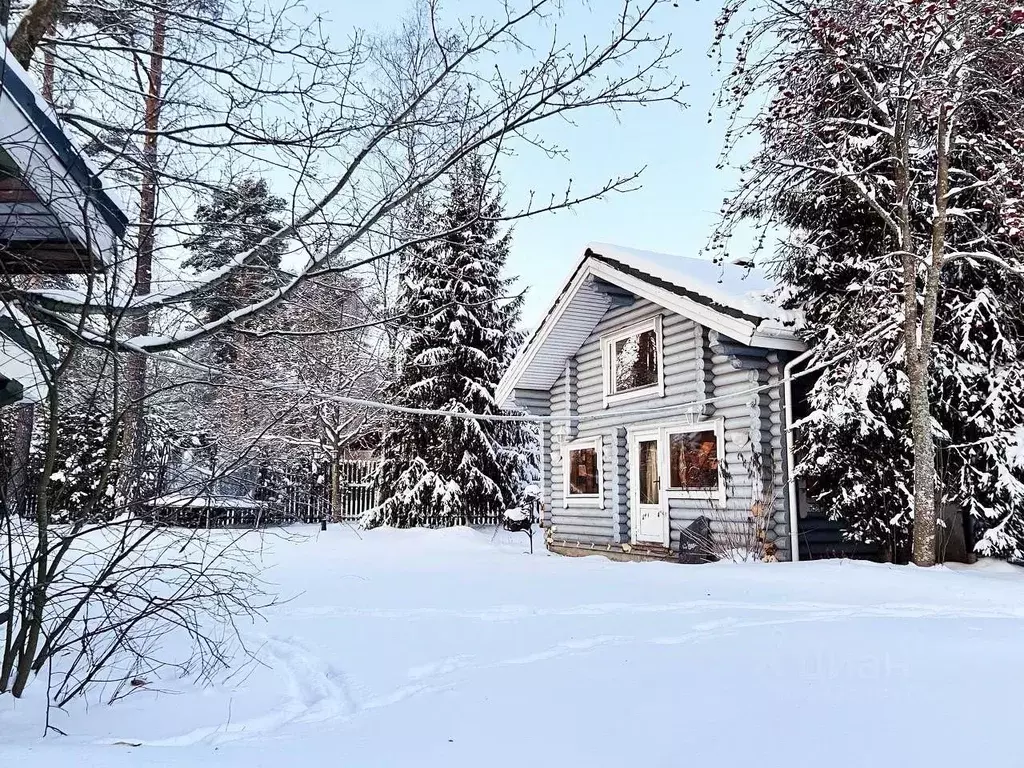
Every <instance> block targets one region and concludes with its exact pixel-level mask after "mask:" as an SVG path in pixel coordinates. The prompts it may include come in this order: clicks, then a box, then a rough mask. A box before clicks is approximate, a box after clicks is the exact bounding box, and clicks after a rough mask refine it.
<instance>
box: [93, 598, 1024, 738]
mask: <svg viewBox="0 0 1024 768" xmlns="http://www.w3.org/2000/svg"><path fill="white" fill-rule="evenodd" d="M752 610H753V611H758V612H763V613H765V614H776V615H775V617H769V616H766V617H765V619H763V620H749V619H748V620H739V619H737V618H735V617H734V616H730V615H725V616H722V617H719V618H715V619H709V620H706V621H701V622H699V623H696V624H694V625H692V626H691V627H689V628H688V629H687V631H684V632H681V633H679V634H673V635H652V636H636V635H610V634H603V635H595V636H593V637H582V638H581V637H571V638H568V639H565V640H562V641H560V642H557V643H555V644H553V645H551V646H550V647H548V648H545V649H542V650H538V651H535V652H533V653H528V654H524V655H521V656H511V657H507V658H503V659H499V660H491V661H486V660H479V659H476V658H475V657H473V656H471V655H466V654H461V655H455V656H450V657H445V658H441V659H438V660H436V661H433V662H429V663H426V664H420V665H416V666H413V667H410V668H409V669H408V670H407V672H406V674H407V677H408V678H409V680H410V682H409V684H407V685H403V686H400V687H398V688H397V689H395V690H392V691H390V692H388V693H385V694H381V695H377V696H369V697H367V698H365V700H364V701H362V702H358V701H357V700H356V697H355V696H354V692H353V688H352V686H351V685H350V684H349V682H348V680H347V678H346V676H345V674H344V673H342V672H341V671H340V670H339V669H338V668H337V667H336V666H335V665H334V664H332V663H330V662H329V661H327V660H325V659H324V658H322V657H320V656H319V655H317V654H316V653H315V652H314V651H312V650H311V649H309V648H307V647H306V646H305V645H304V644H303V643H302V642H301V641H300V640H298V639H297V638H295V637H281V636H273V637H267V638H265V642H264V645H263V646H262V648H261V649H260V650H261V654H260V655H261V656H263V657H264V658H263V660H264V661H265V662H266V664H267V665H268V666H269V667H270V668H271V669H272V670H273V672H274V673H275V674H277V675H280V676H281V677H282V678H283V681H282V682H283V686H284V689H285V690H286V692H287V697H286V702H285V703H284V704H283V705H282V706H280V707H278V708H276V709H274V710H273V711H271V712H267V713H266V714H263V715H260V716H258V717H254V718H249V719H246V720H242V721H238V722H232V721H228V722H225V723H224V724H222V725H218V726H210V727H203V728H198V729H195V730H193V731H190V732H188V733H185V734H182V735H180V736H176V737H172V738H168V739H161V740H153V741H143V740H138V739H131V738H123V739H116V740H111V741H107V742H105V743H108V744H109V743H116V742H120V743H125V742H128V743H132V744H139V745H143V746H188V745H194V744H200V743H205V744H221V743H226V742H231V741H236V740H240V739H251V738H253V737H259V736H262V737H274V736H275V735H276V734H277V733H278V732H280V731H282V730H283V729H286V728H288V727H290V726H294V725H299V724H310V723H324V722H328V721H335V722H343V721H348V720H352V719H353V718H355V717H358V716H359V715H360V714H362V713H366V712H371V711H373V710H378V709H382V708H386V707H390V706H393V705H395V704H398V703H400V702H403V701H405V700H407V699H409V698H412V697H414V696H420V695H424V694H432V693H439V692H442V691H446V690H450V689H452V688H453V687H454V686H455V685H456V684H457V683H458V682H459V681H460V680H462V679H465V678H466V677H467V676H470V675H474V674H479V673H482V672H486V671H488V670H494V669H499V668H502V667H513V666H521V665H527V664H535V663H539V662H545V661H551V660H555V659H559V658H563V657H567V656H574V655H579V654H584V653H588V652H592V651H594V650H597V649H601V648H609V647H624V646H630V645H648V646H672V645H683V644H688V643H699V642H706V641H709V640H714V639H716V638H720V637H726V636H729V635H734V634H736V633H738V632H741V631H743V630H745V629H754V628H765V627H779V626H785V625H793V624H803V623H809V622H811V623H813V622H839V621H848V620H856V619H872V618H881V619H885V618H892V619H901V618H915V619H945V618H958V619H964V618H977V619H1014V620H1021V619H1024V608H1022V609H1020V610H1006V611H991V610H989V611H986V610H969V609H968V610H964V609H962V608H959V609H955V610H954V609H951V608H949V607H944V606H937V605H917V604H902V603H891V604H879V605H877V606H865V605H842V604H825V603H806V602H805V603H800V602H790V603H776V604H771V603H768V604H766V603H745V602H728V601H708V600H701V601H692V602H682V603H670V604H661V605H655V604H647V605H644V604H640V605H637V604H627V603H598V604H590V605H580V606H575V607H568V608H540V609H536V608H530V607H528V606H523V605H507V606H495V607H491V608H485V609H482V610H479V611H447V610H443V609H432V608H411V609H397V608H396V609H359V608H334V607H329V606H325V607H319V608H307V609H304V610H303V609H300V610H297V611H293V612H292V615H294V616H296V617H298V616H302V615H306V616H320V617H322V616H337V617H345V616H362V617H367V616H369V617H374V618H386V619H405V620H408V619H411V618H416V617H427V616H446V617H456V618H464V619H470V620H476V621H514V620H522V619H526V618H543V617H557V616H580V615H586V616H607V615H614V614H625V615H628V614H648V613H650V614H680V615H687V614H701V615H705V614H707V613H708V612H709V611H723V612H727V614H728V612H732V611H736V612H739V613H749V612H750V611H752ZM780 614H781V615H780Z"/></svg>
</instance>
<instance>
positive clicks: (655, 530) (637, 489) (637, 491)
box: [629, 432, 669, 547]
mask: <svg viewBox="0 0 1024 768" xmlns="http://www.w3.org/2000/svg"><path fill="white" fill-rule="evenodd" d="M629 465H630V467H629V486H630V494H629V502H630V511H629V516H630V520H629V522H630V531H631V533H630V539H631V540H632V541H634V542H647V543H654V544H662V545H664V546H666V547H667V546H668V545H669V527H668V504H667V503H666V501H665V494H664V493H662V490H661V440H660V438H659V435H658V432H638V433H635V434H633V435H632V436H631V437H630V441H629Z"/></svg>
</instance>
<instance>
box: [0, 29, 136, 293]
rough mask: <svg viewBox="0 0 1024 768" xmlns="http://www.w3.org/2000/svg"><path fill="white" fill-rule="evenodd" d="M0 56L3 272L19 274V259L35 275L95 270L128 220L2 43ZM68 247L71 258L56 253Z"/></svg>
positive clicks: (0, 208)
mask: <svg viewBox="0 0 1024 768" xmlns="http://www.w3.org/2000/svg"><path fill="white" fill-rule="evenodd" d="M0 53H2V59H0V149H2V152H0V165H2V168H0V171H2V172H0V187H2V189H0V235H2V238H3V245H4V253H3V256H4V259H3V260H4V267H5V269H6V270H7V271H12V272H17V271H19V270H18V269H16V267H17V266H18V265H19V264H20V262H19V260H18V258H17V255H18V254H23V255H24V259H25V260H32V261H35V262H38V266H37V267H35V268H33V269H32V270H31V271H35V272H41V273H48V272H68V271H72V272H75V271H90V270H92V269H96V268H98V267H101V266H102V264H103V262H104V260H105V259H108V258H109V254H108V252H109V251H110V250H111V249H112V248H113V247H114V244H115V242H116V240H118V239H120V238H121V237H122V236H123V235H124V233H125V229H126V227H127V223H128V219H127V217H126V215H125V213H124V211H123V209H122V206H121V205H120V204H119V203H118V202H117V201H116V200H115V199H114V197H113V196H112V194H111V191H110V190H109V189H107V188H106V187H105V186H104V184H103V181H102V180H101V178H100V175H99V173H98V172H97V170H96V169H95V168H94V167H93V166H92V165H91V164H90V163H89V160H88V158H87V157H86V156H85V155H84V153H82V152H81V151H80V150H79V149H78V148H77V147H76V146H75V144H74V143H73V142H72V141H71V139H70V138H69V137H68V135H67V133H65V131H64V129H63V128H62V127H61V126H60V124H59V122H58V120H57V117H56V115H55V114H54V113H53V110H52V109H50V107H49V106H48V105H47V104H46V103H45V102H44V100H43V99H42V97H41V96H40V94H39V92H38V90H37V89H36V87H35V85H34V84H33V82H32V79H31V77H30V76H29V74H28V73H27V72H26V71H25V70H24V69H23V68H22V67H21V65H20V64H18V62H17V61H16V60H15V59H14V56H13V55H12V54H11V52H10V51H9V50H8V49H7V47H6V46H5V45H4V44H3V42H2V41H0ZM68 244H71V245H73V246H74V247H75V248H76V249H77V250H78V252H79V253H78V255H77V256H69V253H70V252H69V251H67V250H66V249H65V250H62V246H66V245H68ZM86 257H87V258H86ZM76 260H77V262H78V264H76V263H75V262H76ZM12 265H13V267H15V268H12Z"/></svg>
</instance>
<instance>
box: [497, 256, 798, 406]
mask: <svg viewBox="0 0 1024 768" xmlns="http://www.w3.org/2000/svg"><path fill="white" fill-rule="evenodd" d="M590 278H593V279H595V280H598V281H601V283H602V284H608V283H610V284H613V285H617V286H619V287H621V288H622V289H624V290H625V291H628V292H629V293H631V294H632V295H635V296H638V297H641V298H644V299H647V300H648V301H651V302H652V303H654V304H657V305H659V306H661V307H663V308H665V309H667V310H669V311H671V312H674V313H676V314H679V315H682V316H683V317H687V318H690V319H692V320H694V321H695V322H698V323H701V324H702V325H705V326H707V327H709V328H711V329H713V330H717V331H718V332H719V333H721V334H723V335H725V336H728V337H729V338H731V339H734V340H736V341H737V342H740V343H741V344H745V345H748V346H752V347H761V348H766V349H778V350H786V351H794V352H800V351H803V350H804V349H805V345H804V344H803V342H801V341H800V339H798V338H797V336H796V334H795V332H794V331H791V330H789V329H787V328H783V327H778V326H776V325H773V324H772V323H773V321H772V320H771V319H770V318H760V317H755V316H752V315H750V314H747V313H743V312H739V311H737V310H732V309H729V308H726V307H721V308H720V307H716V306H714V305H713V304H712V303H711V302H709V301H707V300H704V301H700V300H698V299H701V298H702V297H699V296H688V295H682V294H681V293H679V292H674V291H671V290H668V289H667V288H665V287H662V286H659V285H656V284H655V283H654V281H652V280H646V279H644V278H643V277H641V276H639V275H636V274H629V273H627V272H625V271H623V270H622V269H619V268H617V267H615V266H614V265H613V264H612V263H610V260H608V259H605V258H603V257H602V256H601V255H600V254H597V253H595V252H594V251H592V250H591V249H589V248H588V249H587V250H586V251H585V252H584V254H583V256H582V257H581V259H580V261H579V262H578V264H577V266H576V269H574V270H573V272H572V273H571V274H570V276H569V279H568V280H567V281H566V282H565V283H564V284H563V287H562V289H561V290H560V291H559V292H558V294H557V296H556V297H555V300H554V301H553V303H552V304H551V306H550V307H549V309H548V311H547V313H546V314H545V316H544V320H543V321H542V322H541V324H540V326H538V328H537V329H536V330H535V331H534V333H533V335H532V336H531V338H530V340H529V342H528V343H527V344H526V346H525V347H524V348H523V349H522V350H521V351H520V353H519V354H518V355H517V356H516V357H515V359H514V360H513V361H512V364H511V366H509V370H508V371H507V372H506V374H505V376H503V377H502V379H501V382H500V383H499V385H498V389H497V393H496V395H497V400H498V402H499V403H507V402H510V401H511V399H512V397H513V395H514V391H515V390H516V389H518V388H522V386H523V385H521V384H520V382H522V380H523V378H524V376H526V374H527V372H528V371H529V370H530V367H531V365H533V363H534V362H535V361H536V360H537V359H538V357H539V355H541V353H542V351H543V349H544V345H545V342H546V341H547V340H548V339H549V338H550V337H551V335H552V333H553V332H554V330H555V328H556V327H557V326H558V323H559V321H560V320H561V319H562V317H563V316H564V315H565V313H566V311H567V309H568V307H569V306H570V305H571V304H572V302H573V299H574V298H576V296H577V295H578V294H579V292H580V290H581V289H582V287H583V286H584V284H585V283H586V281H587V280H588V279H590ZM606 304H607V305H606V306H605V307H604V311H607V309H608V308H609V307H610V306H611V301H610V299H609V300H607V302H606ZM602 314H603V312H602ZM599 319H600V318H595V320H594V323H593V327H591V328H590V329H589V330H590V332H592V331H593V328H594V327H596V326H597V322H599ZM578 335H579V334H578ZM588 335H589V334H588ZM585 340H586V336H583V337H582V338H580V339H579V346H577V347H576V348H575V350H573V351H572V352H571V353H569V354H565V353H564V352H563V353H560V354H562V357H563V359H560V360H554V359H552V360H550V361H549V365H548V366H547V368H548V369H550V370H552V371H555V370H556V369H558V368H560V367H561V366H564V363H565V360H566V359H568V358H570V357H572V355H574V354H575V353H576V352H578V351H579V347H581V346H582V345H583V342H584V341H585ZM550 378H551V380H550V381H547V380H541V381H530V382H529V386H528V388H530V389H538V388H540V389H547V388H550V386H552V385H553V384H554V381H555V380H556V379H557V374H554V375H553V376H551V377H550Z"/></svg>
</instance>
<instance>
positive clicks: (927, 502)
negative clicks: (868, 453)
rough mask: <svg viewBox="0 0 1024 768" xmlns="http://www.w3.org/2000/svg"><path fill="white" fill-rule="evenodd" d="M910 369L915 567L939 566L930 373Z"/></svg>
mask: <svg viewBox="0 0 1024 768" xmlns="http://www.w3.org/2000/svg"><path fill="white" fill-rule="evenodd" d="M908 368H909V369H910V370H909V372H910V424H911V434H912V436H913V440H914V563H915V564H916V565H920V566H924V567H930V566H933V565H935V527H936V522H935V521H936V505H935V487H936V486H935V438H934V435H933V434H932V414H931V400H930V398H929V397H928V373H927V366H925V364H924V363H923V361H913V362H912V363H910V364H909V365H908Z"/></svg>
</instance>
